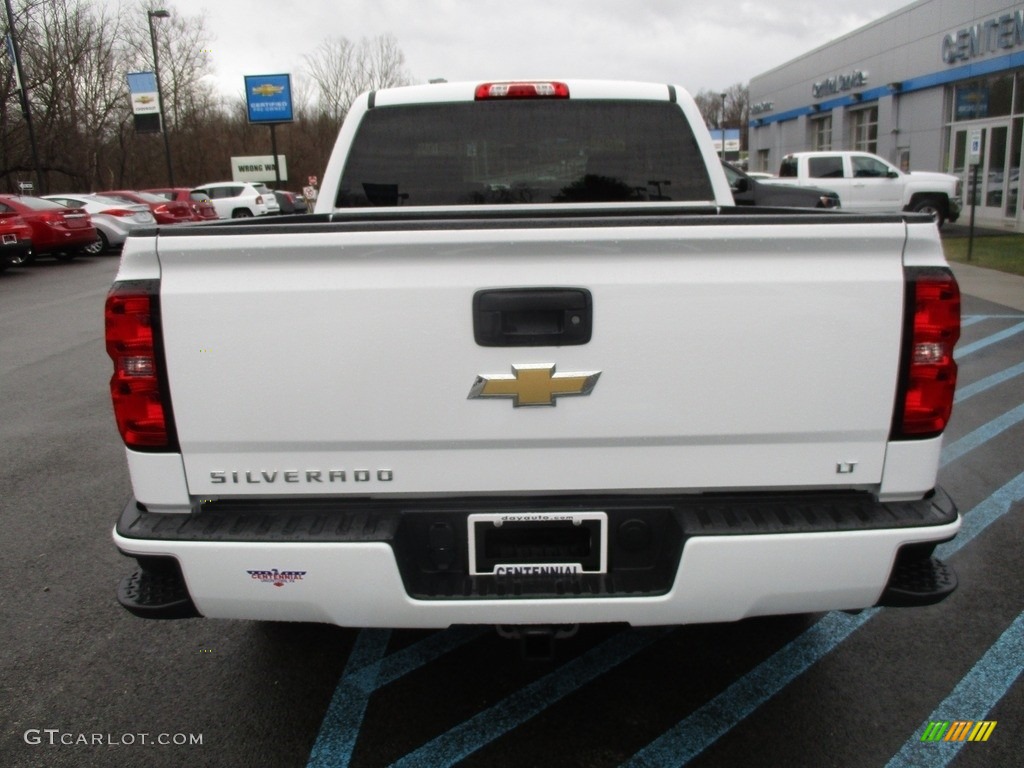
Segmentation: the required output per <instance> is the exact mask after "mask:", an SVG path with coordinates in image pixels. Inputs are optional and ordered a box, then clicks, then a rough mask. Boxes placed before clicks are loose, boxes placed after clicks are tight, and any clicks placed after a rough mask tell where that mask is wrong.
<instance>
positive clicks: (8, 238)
mask: <svg viewBox="0 0 1024 768" xmlns="http://www.w3.org/2000/svg"><path fill="white" fill-rule="evenodd" d="M17 242H18V236H17V235H4V245H14V244H15V243H17Z"/></svg>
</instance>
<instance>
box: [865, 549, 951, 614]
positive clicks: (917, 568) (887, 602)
mask: <svg viewBox="0 0 1024 768" xmlns="http://www.w3.org/2000/svg"><path fill="white" fill-rule="evenodd" d="M956 585H957V580H956V571H954V570H953V568H952V566H949V565H946V563H944V562H942V561H941V560H939V559H938V558H936V557H928V558H919V559H913V560H910V559H902V558H901V559H899V560H897V562H896V567H895V568H893V571H892V575H891V576H890V577H889V583H888V584H887V585H886V587H885V591H884V592H883V593H882V599H881V600H879V601H878V604H879V605H884V606H887V607H890V608H902V607H912V606H921V605H934V604H935V603H938V602H941V601H942V600H945V599H946V598H947V597H948V596H949V595H950V594H951V593H952V592H953V590H955V589H956Z"/></svg>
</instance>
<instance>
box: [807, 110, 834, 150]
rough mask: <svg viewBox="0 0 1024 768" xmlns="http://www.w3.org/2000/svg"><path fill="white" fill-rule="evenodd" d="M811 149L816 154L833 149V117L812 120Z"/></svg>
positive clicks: (827, 116) (826, 116)
mask: <svg viewBox="0 0 1024 768" xmlns="http://www.w3.org/2000/svg"><path fill="white" fill-rule="evenodd" d="M811 149H813V150H814V151H816V152H824V151H827V150H830V149H832V115H825V116H824V117H816V118H814V119H813V120H811Z"/></svg>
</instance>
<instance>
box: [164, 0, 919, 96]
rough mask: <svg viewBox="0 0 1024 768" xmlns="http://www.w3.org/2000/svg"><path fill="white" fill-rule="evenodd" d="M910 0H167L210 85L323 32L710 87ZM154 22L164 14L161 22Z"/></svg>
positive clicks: (543, 69)
mask: <svg viewBox="0 0 1024 768" xmlns="http://www.w3.org/2000/svg"><path fill="white" fill-rule="evenodd" d="M910 4H911V0H857V1H856V2H848V1H847V0H834V1H833V2H822V0H760V1H758V0H731V1H730V2H716V0H360V1H359V2H356V1H354V0H167V4H166V7H167V8H168V9H169V10H171V11H172V12H175V13H180V14H182V15H188V16H197V15H200V14H205V17H206V29H207V32H208V33H209V34H210V37H211V41H210V52H209V53H208V54H206V55H208V56H209V60H210V63H211V64H212V65H213V68H214V72H215V73H216V82H215V84H216V87H217V89H218V90H219V91H221V92H223V93H225V94H227V95H236V94H237V95H241V94H242V93H243V85H244V83H243V80H242V78H243V76H244V75H263V74H277V73H284V72H287V73H291V74H293V75H295V74H297V73H298V72H299V71H300V69H301V67H302V64H303V55H304V54H307V53H309V52H310V51H311V50H312V49H314V48H316V47H317V46H318V45H319V44H320V43H321V42H323V41H324V40H325V39H327V38H330V37H337V36H344V37H347V38H349V39H350V40H352V41H353V42H355V41H358V40H359V39H360V38H362V37H374V36H377V35H381V34H385V33H391V34H393V35H394V36H395V37H396V38H397V41H398V45H399V47H400V48H401V50H402V51H403V52H404V53H405V57H406V65H407V68H408V70H409V72H410V73H411V74H412V76H413V78H414V79H415V81H416V82H425V81H426V80H428V79H430V78H435V77H443V78H446V79H448V80H450V81H454V80H486V79H507V78H527V77H565V78H570V77H582V78H615V79H630V80H652V81H656V82H672V83H676V84H678V85H682V86H683V87H685V88H686V89H688V90H690V91H691V92H693V93H696V92H697V91H699V90H700V89H702V88H707V89H710V90H712V91H718V90H720V89H722V88H726V87H728V86H730V85H732V84H734V83H739V82H742V83H746V82H748V81H749V80H750V78H751V77H753V76H754V75H757V74H759V73H761V72H764V71H766V70H768V69H771V68H773V67H775V66H777V65H779V64H782V63H784V62H786V61H789V60H790V59H792V58H794V57H796V56H799V55H800V54H802V53H806V52H807V51H810V50H812V49H814V48H817V47H818V46H820V45H823V44H825V43H827V42H828V41H829V40H833V39H835V38H837V37H840V36H841V35H843V34H845V33H847V32H850V31H852V30H854V29H857V28H858V27H860V26H863V25H864V24H867V23H869V22H871V21H874V20H876V19H879V18H882V17H883V16H885V15H887V14H889V13H891V12H893V11H895V10H897V9H899V8H902V7H905V6H907V5H910ZM156 23H157V24H159V23H160V22H159V21H157V22H156Z"/></svg>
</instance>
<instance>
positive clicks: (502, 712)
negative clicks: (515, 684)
mask: <svg viewBox="0 0 1024 768" xmlns="http://www.w3.org/2000/svg"><path fill="white" fill-rule="evenodd" d="M673 629H674V628H672V627H656V628H652V629H628V630H624V631H622V632H620V633H619V634H617V635H615V636H614V637H611V638H609V639H608V640H605V641H604V642H603V643H601V644H600V645H598V646H597V647H595V648H592V649H590V650H589V651H587V652H586V653H584V654H583V655H582V656H578V657H576V658H575V659H573V660H572V661H570V662H567V663H566V664H564V665H562V666H561V667H559V668H558V669H557V670H555V671H554V672H551V673H550V674H548V675H545V676H544V677H542V678H540V679H539V680H536V681H535V682H533V683H531V684H530V685H528V686H526V687H525V688H522V689H520V690H518V691H516V692H515V693H514V694H512V695H511V696H508V697H506V698H505V699H504V700H502V701H500V702H498V703H497V704H495V705H494V706H493V707H491V708H490V709H487V710H485V711H483V712H480V713H479V714H477V715H475V716H474V717H471V718H470V719H469V720H466V721H465V722H464V723H462V724H461V725H458V726H456V727H455V728H452V729H451V730H450V731H448V732H447V733H444V734H442V735H441V736H438V737H437V738H436V739H434V740H432V741H429V742H427V743H426V744H424V745H423V746H422V747H420V748H419V749H417V750H416V751H415V752H410V753H409V754H408V755H406V756H405V757H403V758H402V759H401V760H398V761H396V762H395V763H393V767H394V768H434V766H449V765H453V764H454V763H456V762H458V761H459V760H462V759H463V758H465V757H466V756H467V755H470V754H472V753H473V752H476V751H477V750H478V749H480V748H481V747H484V746H486V745H487V744H489V743H490V742H492V741H494V740H495V739H496V738H498V737H499V736H501V735H503V734H505V733H507V732H508V731H511V730H512V729H513V728H516V727H518V726H519V725H521V724H523V723H524V722H526V721H527V720H529V719H530V718H531V717H533V716H535V715H537V714H538V713H540V712H542V711H544V710H545V709H547V708H548V707H549V706H551V705H552V704H554V703H555V702H556V701H559V700H561V699H562V698H564V697H565V696H567V695H568V694H570V693H572V692H574V691H576V690H578V689H579V688H581V687H583V686H584V685H586V684H587V683H589V682H590V681H591V680H593V679H594V678H596V677H598V676H599V675H602V674H604V673H605V672H607V671H608V670H610V669H614V668H615V667H617V666H618V665H619V664H621V663H623V662H624V661H626V660H627V659H629V658H631V657H632V656H634V655H635V654H637V653H639V652H640V651H642V650H644V649H645V648H647V647H648V646H650V645H651V644H653V643H655V642H657V641H658V640H661V639H662V638H663V637H665V636H667V635H668V634H669V633H670V632H672V631H673Z"/></svg>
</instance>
